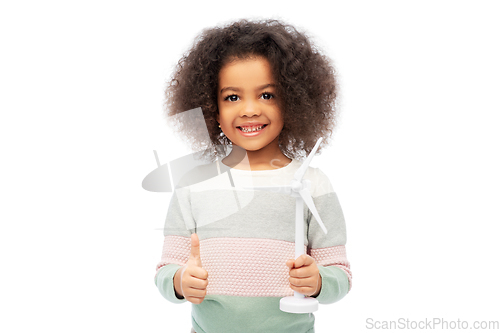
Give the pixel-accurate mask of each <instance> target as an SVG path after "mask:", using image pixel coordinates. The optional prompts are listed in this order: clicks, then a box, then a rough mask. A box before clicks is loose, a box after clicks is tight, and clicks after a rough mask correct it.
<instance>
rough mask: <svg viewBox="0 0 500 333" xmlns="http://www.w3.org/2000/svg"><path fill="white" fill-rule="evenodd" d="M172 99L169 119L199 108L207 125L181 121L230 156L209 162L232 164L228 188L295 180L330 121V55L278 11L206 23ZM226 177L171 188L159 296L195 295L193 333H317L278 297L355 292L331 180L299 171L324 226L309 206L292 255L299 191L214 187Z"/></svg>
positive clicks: (202, 143)
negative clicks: (298, 249)
mask: <svg viewBox="0 0 500 333" xmlns="http://www.w3.org/2000/svg"><path fill="white" fill-rule="evenodd" d="M166 97H167V109H168V115H169V116H173V115H176V114H179V113H181V112H183V111H186V110H190V109H194V108H196V107H200V106H201V109H202V112H203V116H204V118H205V123H204V124H193V123H189V124H187V123H182V122H178V123H177V124H176V125H177V127H176V129H177V130H178V132H179V133H180V134H181V135H183V136H184V138H185V139H186V140H187V141H188V142H190V143H191V144H192V147H193V148H194V149H195V150H200V149H206V150H205V157H207V158H208V159H210V161H211V162H213V161H214V160H215V159H217V158H223V159H222V160H221V161H220V162H221V163H220V162H219V161H218V160H216V161H215V162H214V163H212V164H210V165H213V164H216V165H217V167H218V168H219V170H220V169H221V168H222V169H223V170H230V174H231V175H232V177H231V185H234V184H236V185H238V184H248V181H249V180H250V183H252V184H253V185H254V186H255V185H256V186H261V185H269V184H270V183H272V184H273V185H280V184H283V185H285V184H289V183H290V180H291V179H292V177H293V174H294V173H295V171H296V170H297V168H298V167H299V166H300V164H301V163H300V162H298V159H300V158H302V157H304V156H306V155H307V154H308V153H309V152H310V151H311V150H312V148H313V146H314V144H315V143H316V141H317V139H318V138H319V137H323V138H326V137H328V136H329V135H331V133H332V129H333V126H334V123H335V121H334V120H335V119H334V116H335V115H336V107H335V106H336V104H335V101H336V79H335V75H334V70H333V67H332V65H331V64H330V61H329V59H328V58H327V57H325V56H323V55H322V54H321V53H320V52H318V51H317V50H316V49H315V48H314V47H313V46H312V45H311V43H310V42H309V40H308V38H307V37H306V36H305V35H304V34H302V33H300V32H298V31H297V30H296V29H294V28H293V27H291V26H289V25H285V24H283V23H281V22H279V21H276V20H270V21H259V22H251V21H246V20H242V21H239V22H235V23H233V24H231V25H228V26H225V27H216V28H213V29H208V30H205V31H204V32H203V33H202V34H201V35H200V36H199V37H198V39H197V40H196V42H195V44H194V46H193V47H192V48H191V49H190V51H189V52H188V53H187V54H186V55H185V56H184V57H183V58H182V59H181V60H180V61H179V63H178V66H177V69H176V72H175V73H174V75H173V78H172V80H171V81H170V85H169V86H168V88H167V93H166ZM198 126H206V127H207V128H208V133H209V138H207V139H205V138H204V137H203V136H201V135H200V133H201V132H202V131H200V130H199V128H201V127H198ZM323 142H325V140H324V141H323ZM320 149H321V147H320ZM229 151H230V152H229ZM228 152H229V154H228ZM210 165H208V167H210ZM197 172H201V170H200V169H198V170H197ZM222 176H223V175H219V176H218V177H215V178H212V179H210V180H207V181H204V182H198V183H193V184H190V185H189V186H184V187H183V188H181V189H180V188H178V189H176V191H175V192H174V194H173V197H172V201H171V202H170V206H169V210H168V214H167V219H166V223H165V229H164V235H165V241H164V246H163V255H162V258H161V262H160V263H159V264H158V266H157V273H156V276H155V284H156V286H157V287H158V289H159V290H160V293H161V294H162V295H163V296H164V297H165V298H166V299H168V300H169V301H171V302H174V303H182V302H186V301H189V302H191V303H192V304H193V306H192V325H193V331H195V332H198V333H202V332H209V333H212V332H217V333H220V332H300V333H302V332H314V316H313V315H309V314H291V313H285V312H282V311H281V310H280V309H279V300H280V298H282V297H283V296H290V295H293V291H297V292H300V293H302V294H304V295H306V296H310V297H316V298H317V299H318V301H319V302H320V303H332V302H336V301H338V300H340V299H341V298H343V297H344V296H345V295H346V294H347V293H348V291H349V290H350V286H351V273H350V269H349V263H348V261H347V259H346V254H345V247H344V245H345V242H346V236H345V223H344V217H343V214H342V210H341V208H340V205H339V202H338V199H337V196H336V194H335V192H334V191H333V190H332V188H331V185H330V182H329V180H328V179H327V177H326V176H325V175H324V174H323V173H322V172H321V171H320V170H319V169H317V168H311V167H310V168H309V169H308V170H307V172H306V174H305V176H304V179H308V180H310V181H311V183H312V187H311V193H312V196H313V199H314V203H315V205H316V207H317V209H318V212H319V214H320V216H321V218H322V220H323V222H324V223H325V225H326V227H327V229H328V231H329V233H328V235H325V234H323V232H322V230H321V229H320V228H319V226H318V224H317V222H316V221H313V219H314V217H312V216H311V213H310V212H309V210H307V209H305V211H304V219H305V221H306V224H305V229H304V235H305V237H304V239H305V243H304V246H305V247H306V248H307V252H306V253H307V255H303V256H300V257H299V258H296V259H294V240H295V237H294V232H295V230H294V222H295V217H294V214H295V199H294V198H292V197H290V196H287V195H283V194H279V193H273V192H264V191H243V190H237V189H236V188H234V187H231V186H227V187H224V186H221V187H218V188H217V189H214V186H213V185H214V184H215V183H218V184H222V183H224V179H223V178H222ZM233 182H234V183H233ZM249 192H250V193H249ZM235 196H236V199H237V201H238V206H237V207H238V209H233V208H234V205H233V203H234V198H235ZM203 221H210V222H211V223H204V222H203Z"/></svg>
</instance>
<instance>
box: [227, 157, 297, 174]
mask: <svg viewBox="0 0 500 333" xmlns="http://www.w3.org/2000/svg"><path fill="white" fill-rule="evenodd" d="M217 163H220V165H221V166H222V167H224V168H228V169H230V170H231V172H236V173H241V174H259V175H265V174H276V173H280V172H285V171H288V170H290V169H293V168H294V167H295V166H296V165H297V164H300V163H299V162H298V161H297V160H295V159H292V161H291V162H290V163H288V164H287V165H285V166H284V167H281V168H276V169H269V170H243V169H235V168H231V167H229V166H227V165H225V164H224V163H222V161H217Z"/></svg>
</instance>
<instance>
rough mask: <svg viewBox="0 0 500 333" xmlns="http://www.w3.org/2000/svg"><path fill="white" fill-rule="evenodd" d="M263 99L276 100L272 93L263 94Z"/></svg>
mask: <svg viewBox="0 0 500 333" xmlns="http://www.w3.org/2000/svg"><path fill="white" fill-rule="evenodd" d="M261 97H262V98H263V99H271V98H274V95H273V94H271V93H268V92H265V93H262V95H261Z"/></svg>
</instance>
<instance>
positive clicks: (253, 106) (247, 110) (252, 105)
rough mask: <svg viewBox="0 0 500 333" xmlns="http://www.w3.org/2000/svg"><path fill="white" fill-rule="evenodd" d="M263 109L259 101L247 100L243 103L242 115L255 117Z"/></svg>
mask: <svg viewBox="0 0 500 333" xmlns="http://www.w3.org/2000/svg"><path fill="white" fill-rule="evenodd" d="M260 114H261V110H260V107H259V105H258V103H257V102H255V101H253V100H247V101H245V102H244V103H242V104H241V110H240V117H245V116H246V117H253V116H256V117H258V116H260Z"/></svg>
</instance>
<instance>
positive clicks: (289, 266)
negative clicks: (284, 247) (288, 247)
mask: <svg viewBox="0 0 500 333" xmlns="http://www.w3.org/2000/svg"><path fill="white" fill-rule="evenodd" d="M294 263H295V260H294V259H289V260H287V261H286V265H287V266H288V268H290V269H292V268H293V265H294Z"/></svg>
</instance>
